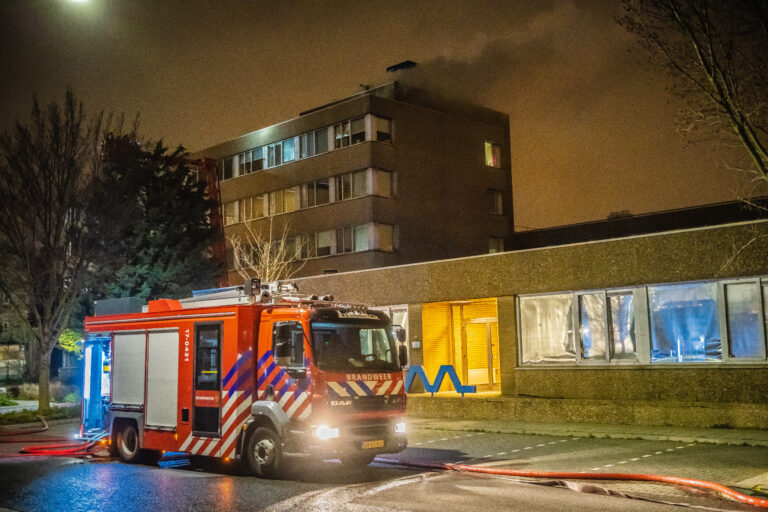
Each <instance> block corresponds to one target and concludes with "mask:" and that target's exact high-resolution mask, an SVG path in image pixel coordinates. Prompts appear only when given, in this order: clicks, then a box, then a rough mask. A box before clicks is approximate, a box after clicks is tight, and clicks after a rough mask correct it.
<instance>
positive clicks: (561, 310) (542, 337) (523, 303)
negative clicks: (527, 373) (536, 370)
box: [520, 295, 576, 363]
mask: <svg viewBox="0 0 768 512" xmlns="http://www.w3.org/2000/svg"><path fill="white" fill-rule="evenodd" d="M572 306H573V296H572V295H550V296H545V297H521V298H520V324H521V326H520V330H521V334H522V340H521V342H522V362H523V363H538V362H547V361H549V362H558V361H574V360H576V350H575V348H574V347H575V341H574V332H573V320H572V316H571V308H572Z"/></svg>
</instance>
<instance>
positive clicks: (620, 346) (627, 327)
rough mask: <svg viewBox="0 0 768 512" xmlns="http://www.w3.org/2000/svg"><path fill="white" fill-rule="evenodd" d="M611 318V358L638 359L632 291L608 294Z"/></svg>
mask: <svg viewBox="0 0 768 512" xmlns="http://www.w3.org/2000/svg"><path fill="white" fill-rule="evenodd" d="M608 303H609V305H610V308H609V310H608V312H609V313H610V320H611V342H612V349H613V353H612V354H611V359H637V342H636V341H635V302H634V299H633V296H632V293H629V292H627V293H613V294H610V295H609V296H608Z"/></svg>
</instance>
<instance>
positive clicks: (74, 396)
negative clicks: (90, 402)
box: [63, 391, 80, 404]
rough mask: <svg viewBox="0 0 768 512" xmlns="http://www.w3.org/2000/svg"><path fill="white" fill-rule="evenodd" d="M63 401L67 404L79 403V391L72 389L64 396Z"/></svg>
mask: <svg viewBox="0 0 768 512" xmlns="http://www.w3.org/2000/svg"><path fill="white" fill-rule="evenodd" d="M63 401H64V402H66V403H69V404H77V403H80V393H77V392H74V391H73V392H72V393H69V394H68V395H67V396H65V397H64V400H63Z"/></svg>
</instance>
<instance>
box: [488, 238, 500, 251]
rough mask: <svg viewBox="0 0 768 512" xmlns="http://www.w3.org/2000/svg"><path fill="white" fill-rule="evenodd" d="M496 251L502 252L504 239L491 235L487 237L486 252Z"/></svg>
mask: <svg viewBox="0 0 768 512" xmlns="http://www.w3.org/2000/svg"><path fill="white" fill-rule="evenodd" d="M497 252H504V239H503V238H498V237H494V236H492V237H490V238H489V239H488V254H495V253H497Z"/></svg>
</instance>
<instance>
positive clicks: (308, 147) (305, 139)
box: [299, 132, 315, 158]
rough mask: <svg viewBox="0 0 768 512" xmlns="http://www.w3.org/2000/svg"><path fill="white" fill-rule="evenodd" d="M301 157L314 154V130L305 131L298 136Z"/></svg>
mask: <svg viewBox="0 0 768 512" xmlns="http://www.w3.org/2000/svg"><path fill="white" fill-rule="evenodd" d="M299 147H300V148H301V158H309V157H310V156H314V154H315V132H309V133H305V134H303V135H302V136H300V137H299Z"/></svg>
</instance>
